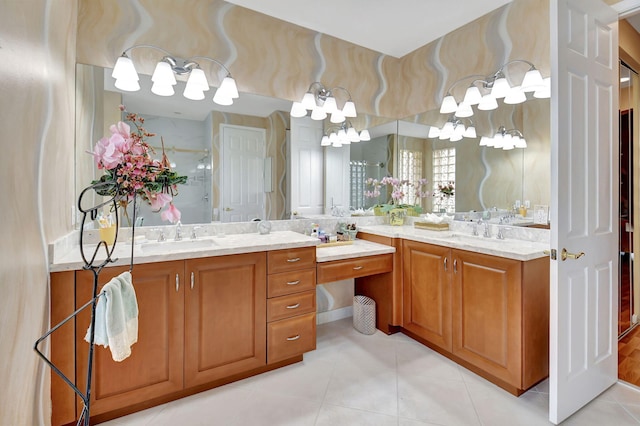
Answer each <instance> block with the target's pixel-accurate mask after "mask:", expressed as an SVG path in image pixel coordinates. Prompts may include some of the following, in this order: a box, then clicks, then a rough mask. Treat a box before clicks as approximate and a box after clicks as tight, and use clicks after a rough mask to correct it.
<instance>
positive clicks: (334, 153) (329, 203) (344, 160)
mask: <svg viewBox="0 0 640 426" xmlns="http://www.w3.org/2000/svg"><path fill="white" fill-rule="evenodd" d="M350 160H351V145H342V146H341V147H340V148H334V147H332V146H328V147H327V148H326V149H325V151H324V176H325V185H324V199H325V206H324V207H325V208H324V213H325V214H332V213H338V211H335V212H334V211H333V208H334V207H335V208H337V209H339V210H340V211H341V212H343V213H349V207H350V205H351V185H350V183H351V181H350V177H351V176H350V171H351V170H350V165H349V161H350Z"/></svg>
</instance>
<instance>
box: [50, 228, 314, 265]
mask: <svg viewBox="0 0 640 426" xmlns="http://www.w3.org/2000/svg"><path fill="white" fill-rule="evenodd" d="M319 242H320V241H319V240H318V239H317V238H312V237H309V236H307V235H303V234H301V233H298V232H293V231H277V232H271V233H270V234H265V235H260V234H258V233H247V234H233V235H225V236H223V237H202V238H198V239H197V240H189V239H184V240H182V241H173V240H171V239H169V240H167V241H165V242H157V241H153V240H146V241H144V242H142V243H136V244H135V245H134V248H133V258H134V264H139V263H152V262H163V261H169V260H182V259H195V258H202V257H211V256H225V255H232V254H242V253H254V252H260V251H267V250H281V249H290V248H298V247H313V246H316V245H317V244H318V243H319ZM85 247H86V250H85V255H86V256H87V257H90V256H91V255H93V253H94V250H95V247H96V245H95V244H88V245H85ZM105 258H106V254H104V250H103V249H101V250H99V251H98V255H97V256H96V259H97V260H100V259H105ZM112 258H114V259H117V260H116V261H115V262H114V263H111V264H109V266H118V265H128V264H129V263H130V259H131V244H130V243H127V242H118V244H117V245H116V248H115V250H114V253H113V255H112ZM83 266H84V261H83V260H82V257H81V255H80V250H79V248H78V247H77V246H76V247H72V248H71V249H70V250H68V251H67V252H66V253H63V254H60V256H58V257H56V256H55V255H54V256H53V262H52V263H51V265H50V272H60V271H72V270H78V269H82V267H83Z"/></svg>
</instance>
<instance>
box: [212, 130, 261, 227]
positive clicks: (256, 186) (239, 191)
mask: <svg viewBox="0 0 640 426" xmlns="http://www.w3.org/2000/svg"><path fill="white" fill-rule="evenodd" d="M220 135H221V138H222V144H221V146H222V152H221V156H222V167H221V174H220V182H221V187H222V194H221V197H220V199H221V202H220V208H221V210H222V211H221V220H222V221H223V222H245V221H247V220H251V219H255V218H259V219H265V211H264V205H265V202H264V199H265V193H264V159H265V152H266V137H265V130H264V129H256V128H253V127H242V126H230V125H227V124H221V125H220Z"/></svg>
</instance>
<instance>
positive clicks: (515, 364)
mask: <svg viewBox="0 0 640 426" xmlns="http://www.w3.org/2000/svg"><path fill="white" fill-rule="evenodd" d="M453 259H454V262H455V271H454V277H455V278H454V285H453V324H454V326H453V333H454V339H453V353H454V354H455V355H456V356H458V357H460V358H462V359H464V360H465V361H468V362H470V363H472V364H473V365H475V366H477V367H480V368H481V369H483V370H484V371H486V372H487V373H489V374H491V375H493V376H495V377H497V378H498V379H501V380H504V381H506V382H507V383H509V384H512V385H514V386H516V387H520V382H521V380H520V377H521V374H520V372H521V368H522V357H521V353H522V348H521V346H522V343H521V342H522V339H521V336H522V328H521V327H522V309H521V306H520V301H521V262H520V261H517V260H512V259H505V258H501V257H494V256H488V255H483V254H478V253H472V252H467V251H461V250H453Z"/></svg>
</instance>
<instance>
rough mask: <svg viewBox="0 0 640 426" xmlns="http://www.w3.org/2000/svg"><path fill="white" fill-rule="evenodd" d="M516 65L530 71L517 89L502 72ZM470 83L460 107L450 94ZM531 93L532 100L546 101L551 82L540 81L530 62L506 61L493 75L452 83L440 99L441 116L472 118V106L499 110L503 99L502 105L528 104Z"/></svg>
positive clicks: (538, 73)
mask: <svg viewBox="0 0 640 426" xmlns="http://www.w3.org/2000/svg"><path fill="white" fill-rule="evenodd" d="M517 63H524V64H527V65H529V70H528V71H527V72H526V74H525V75H524V77H523V79H522V82H521V83H520V85H514V86H512V85H511V84H510V83H509V81H508V79H507V76H506V75H505V71H506V69H507V67H509V66H510V65H513V64H517ZM469 79H473V81H472V82H471V84H470V85H469V87H468V88H467V91H466V92H465V95H464V98H463V99H462V101H460V103H458V102H457V101H456V99H455V98H454V97H453V95H452V94H451V92H452V90H453V88H454V87H456V86H458V85H459V84H460V83H462V82H465V81H468V80H469ZM530 92H533V97H535V98H549V97H551V79H550V78H549V77H547V78H544V79H543V78H542V75H541V74H540V71H538V69H537V68H536V67H535V65H533V64H532V63H531V62H529V61H525V60H523V59H514V60H512V61H509V62H507V63H505V64H503V65H502V66H500V68H498V70H497V71H495V72H494V73H492V74H490V75H488V76H483V75H478V74H474V75H469V76H466V77H463V78H461V79H459V80H457V81H455V82H454V83H453V84H452V85H451V86H450V87H449V89H448V90H447V93H446V95H445V97H444V99H442V104H441V106H440V113H442V114H452V113H455V115H456V116H458V117H471V116H472V115H473V109H472V108H471V107H472V106H474V105H477V108H478V109H479V110H483V111H490V110H494V109H496V108H498V102H497V100H498V99H504V101H503V102H504V103H505V104H510V105H514V104H519V103H522V102H525V101H526V100H527V93H530Z"/></svg>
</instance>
